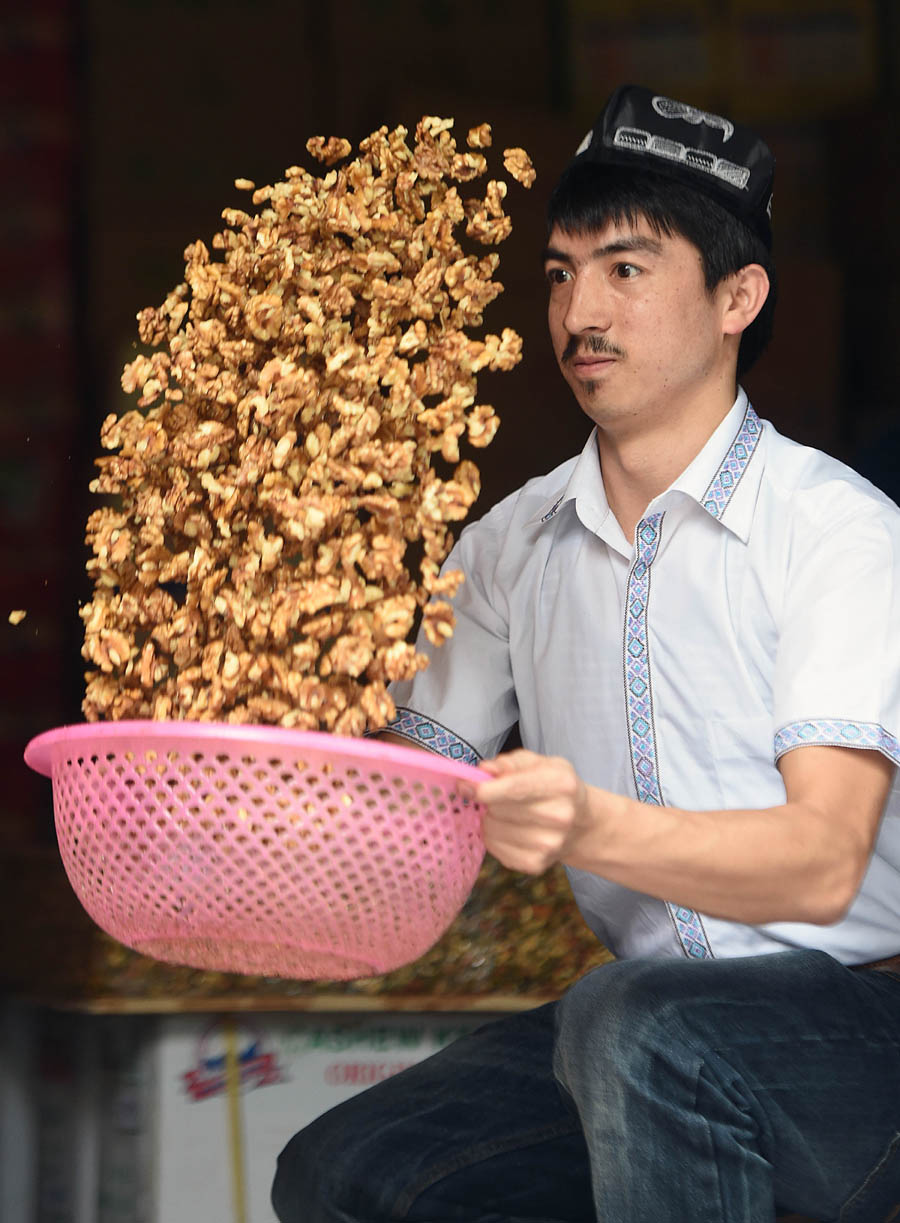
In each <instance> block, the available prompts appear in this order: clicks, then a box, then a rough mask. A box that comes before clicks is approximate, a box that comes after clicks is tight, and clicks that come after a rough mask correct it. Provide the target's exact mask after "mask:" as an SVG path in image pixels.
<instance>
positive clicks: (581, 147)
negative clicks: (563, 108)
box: [575, 128, 594, 157]
mask: <svg viewBox="0 0 900 1223" xmlns="http://www.w3.org/2000/svg"><path fill="white" fill-rule="evenodd" d="M593 134H594V129H593V128H591V130H590V131H589V132H588V134H587V135H586V136H585V138H584V140H582V142H581V144H580V145H579V146H578V148H577V149H576V150H575V156H576V157H578V156H579V154H581V153H583V152H584V151H585V150H586V149H587V147H588V145H589V144H590V143H591V137H592V136H593Z"/></svg>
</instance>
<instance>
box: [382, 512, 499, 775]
mask: <svg viewBox="0 0 900 1223" xmlns="http://www.w3.org/2000/svg"><path fill="white" fill-rule="evenodd" d="M509 508H510V507H509V506H508V505H507V504H506V503H504V502H501V503H500V505H499V506H497V507H495V509H494V510H492V511H491V512H490V513H489V514H487V515H486V516H485V517H484V518H482V519H481V520H480V521H479V522H476V523H473V524H472V525H471V526H468V527H466V528H465V529H464V530H463V532H462V534H461V535H460V538H459V541H458V542H457V544H456V546H455V547H454V549H453V550H452V552H451V553H450V555H449V556H448V558H447V560H446V561H445V562H444V566H443V572H448V571H450V570H453V569H461V570H462V571H463V573H464V574H465V581H464V582H463V583H462V585H461V586H460V588H459V590H458V591H457V593H456V597H455V598H454V600H453V610H454V613H455V615H456V626H455V628H454V630H453V635H452V637H450V639H449V640H448V641H447V642H445V643H444V644H443V645H442V646H439V647H435V646H432V645H431V643H430V642H429V641H428V639H427V638H426V637H425V635H424V633H421V632H420V634H419V638H418V640H417V642H416V648H417V649H418V650H419V651H420V652H421V653H423V654H425V655H426V656H427V657H428V659H429V663H428V666H427V668H426V669H425V670H424V671H420V672H419V674H418V675H417V676H416V677H415V679H413V680H409V681H405V682H402V683H395V684H393V685H392V686H391V695H392V697H393V698H394V702H395V704H396V705H397V717H396V718H395V720H394V721H393V722H392V723H391V724H390V726H389V727H388V728H387V729H389V730H390V731H392V732H393V733H394V734H399V735H401V736H403V737H404V738H407V739H409V740H410V741H412V742H415V743H418V744H419V745H421V746H422V747H427V748H430V749H431V750H432V751H435V752H439V753H440V754H441V755H443V756H448V757H450V758H451V759H456V760H464V761H467V762H468V763H473V764H474V763H477V761H478V760H479V759H482V758H484V757H488V756H493V755H495V754H496V753H497V752H498V751H499V750H500V748H501V747H502V746H503V743H504V741H505V739H506V737H507V735H508V734H509V732H510V730H511V729H512V727H513V726H514V725H515V722H516V720H517V718H518V706H517V703H516V695H515V689H514V685H513V679H512V668H511V664H510V652H509V606H508V602H507V600H506V597H505V595H504V593H503V589H502V581H501V580H500V579H499V578H498V569H499V568H500V567H501V561H502V553H503V550H504V545H505V538H506V534H507V531H506V527H507V524H508V518H509Z"/></svg>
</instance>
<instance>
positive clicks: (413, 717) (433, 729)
mask: <svg viewBox="0 0 900 1223" xmlns="http://www.w3.org/2000/svg"><path fill="white" fill-rule="evenodd" d="M385 730H389V731H391V732H392V733H393V734H395V735H402V736H403V738H404V739H411V740H412V742H413V743H420V744H421V745H422V747H427V748H428V749H429V751H432V752H436V753H437V754H438V755H439V756H445V757H446V758H447V759H448V760H461V761H462V762H463V764H478V762H479V760H480V759H481V757H480V756H479V754H478V753H477V752H476V751H475V749H474V747H471V746H470V745H469V744H468V743H466V741H465V739H460V738H459V736H458V735H454V733H453V731H452V730H448V729H447V727H446V726H441V724H440V722H434V721H432V720H431V719H430V718H426V717H423V716H422V714H420V713H416V712H415V711H414V710H412V709H405V708H403V706H401V707H400V708H399V709H398V710H397V716H396V717H395V718H394V720H393V722H389V723H388V724H387V726H386V727H385Z"/></svg>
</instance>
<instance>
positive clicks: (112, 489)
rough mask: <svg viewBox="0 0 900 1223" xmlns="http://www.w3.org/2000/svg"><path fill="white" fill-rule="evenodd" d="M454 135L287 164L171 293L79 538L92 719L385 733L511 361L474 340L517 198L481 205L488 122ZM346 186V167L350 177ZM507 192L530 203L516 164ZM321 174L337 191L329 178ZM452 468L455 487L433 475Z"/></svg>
mask: <svg viewBox="0 0 900 1223" xmlns="http://www.w3.org/2000/svg"><path fill="white" fill-rule="evenodd" d="M451 129H452V120H446V119H437V118H434V117H426V118H423V119H422V121H421V122H420V123H419V124H418V126H417V128H416V131H415V139H414V142H413V143H412V145H410V144H409V143H408V142H407V135H408V133H407V131H406V129H405V128H403V127H398V128H396V129H395V130H393V131H388V130H387V128H385V127H382V128H380V129H379V130H378V131H376V132H374V133H373V134H372V135H371V136H369V137H368V138H367V139H365V140H363V141H362V142H361V143H360V146H359V150H358V155H357V156H356V157H355V158H354V159H353V160H348V158H349V156H350V153H351V147H350V144H349V142H347V141H346V140H339V139H335V138H331V139H329V140H327V141H326V140H324V139H322V138H320V137H317V138H314V139H312V140H310V141H309V142H308V143H307V148H308V150H309V152H310V153H311V154H312V156H313V157H315V158H316V159H317V160H318V161H320V162H322V163H324V165H325V167H326V169H324V170H323V172H322V173H323V176H322V177H318V176H316V175H314V174H312V173H309V172H308V171H307V170H305V169H302V168H300V167H298V166H293V167H291V168H290V169H288V170H287V171H286V172H285V181H284V182H279V183H276V184H275V185H274V186H271V187H262V188H259V189H256V188H255V186H254V184H253V183H251V182H249V181H247V180H245V179H238V180H237V181H236V183H235V186H236V187H237V188H239V189H241V190H245V191H247V192H249V193H251V198H252V202H253V205H254V206H255V207H256V208H257V209H258V211H257V212H255V213H250V212H245V211H241V210H239V209H236V208H228V209H226V210H225V211H224V213H223V214H222V215H223V219H224V220H225V222H226V227H225V228H224V230H223V232H221V233H218V234H216V236H215V237H214V238H213V241H212V248H213V252H214V253H211V252H210V250H209V249H207V247H206V246H205V245H204V244H203V243H202V242H199V241H198V242H194V243H193V244H192V245H190V246H189V247H188V248H187V250H186V251H185V263H186V266H185V278H184V282H183V283H182V284H180V285H178V286H177V288H175V289H174V290H173V291H172V292H171V293H170V294H169V295H168V297H167V298H166V300H165V302H164V303H163V304H162V305H161V306H160V307H159V308H158V309H153V308H150V309H146V310H142V311H141V313H140V314H139V315H138V325H139V334H140V339H141V341H142V342H143V344H144V345H145V346H147V347H148V348H149V349H150V350H152V353H151V355H140V356H138V357H136V358H135V360H133V361H132V362H130V364H128V365H127V366H126V367H125V370H124V373H123V375H122V385H123V388H124V389H125V391H126V392H128V393H132V394H135V395H136V396H137V397H138V398H137V406H136V408H135V409H133V410H131V411H128V412H125V413H124V414H123V415H121V416H115V415H111V416H108V417H107V418H106V420H105V421H104V422H103V426H102V430H101V442H102V445H103V447H104V448H105V449H106V450H109V451H112V452H113V453H112V454H110V455H107V456H105V457H102V458H100V459H98V460H97V466H98V467H99V469H100V471H99V476H98V477H97V478H96V479H95V480H94V481H93V482H92V484H91V489H92V491H94V492H97V493H101V494H107V495H108V500H109V501H110V503H108V504H106V505H104V506H103V507H102V508H100V509H97V510H95V511H94V512H93V513H92V514H91V515H90V518H89V519H88V523H87V543H88V544H89V546H90V548H91V552H92V556H91V559H90V560H89V562H88V570H89V573H90V575H91V577H92V580H93V584H94V589H93V596H92V598H91V600H90V602H88V603H87V604H85V606H84V607H83V608H82V609H81V616H82V618H83V620H84V624H85V640H84V647H83V650H82V653H83V655H84V657H85V658H86V659H87V660H88V661H89V663H90V664H92V669H90V670H89V671H88V673H87V675H86V681H87V688H86V696H85V700H84V706H83V708H84V713H85V716H86V718H87V719H88V720H91V721H93V720H97V719H102V718H107V719H121V718H157V719H195V720H217V721H229V722H261V723H270V724H279V725H282V726H290V727H298V728H301V729H307V730H320V729H323V730H329V731H334V732H336V733H339V734H347V735H358V734H361V733H363V732H364V731H365V730H367V729H370V730H371V729H377V728H379V727H381V726H384V725H385V723H386V722H388V721H389V720H390V719H391V718H392V717H393V716H394V707H393V703H392V701H391V698H390V695H389V693H388V691H387V687H386V685H387V684H388V683H389V682H390V681H391V680H398V679H408V678H411V677H412V676H413V675H414V674H415V673H416V672H417V671H418V670H419V669H420V668H421V667H423V666H424V665H425V663H426V660H425V658H424V657H423V656H422V655H421V654H419V653H418V652H417V651H416V649H415V647H414V645H412V644H411V643H410V638H411V636H412V629H413V625H414V622H415V620H416V618H417V616H418V615H419V614H421V617H422V622H423V624H424V629H425V632H426V633H427V635H428V638H429V639H430V640H431V641H432V642H435V643H441V642H442V641H444V640H445V639H446V638H447V637H448V636H450V635H451V633H452V631H453V624H454V619H453V612H452V609H451V605H450V603H449V602H448V599H449V598H452V596H453V594H454V593H455V591H456V589H457V588H458V586H459V583H460V581H461V580H462V575H461V574H459V573H456V572H451V573H446V574H444V575H443V576H441V574H440V566H441V562H442V561H443V560H444V559H445V558H446V556H447V554H448V552H449V549H450V546H451V544H452V538H451V533H450V528H449V526H448V523H452V522H457V521H460V520H462V519H463V518H464V517H465V516H466V514H467V513H468V511H469V509H470V507H471V506H472V504H473V502H474V501H475V498H476V497H477V496H478V492H479V483H480V481H479V474H478V469H477V468H476V466H475V465H474V463H472V462H471V461H470V460H467V459H460V443H461V442H463V441H466V442H468V443H469V445H471V446H473V447H481V446H486V445H487V444H488V443H489V442H490V441H491V440H492V438H493V436H494V434H495V432H496V429H497V425H498V419H497V416H496V414H495V413H494V411H493V409H492V408H491V407H489V406H488V405H485V404H479V403H477V402H476V378H477V374H478V372H479V371H480V370H482V369H491V370H508V369H511V368H512V367H513V366H514V365H515V364H516V363H517V362H518V361H519V360H520V357H521V340H520V338H519V336H518V335H516V333H515V332H514V331H512V330H509V329H506V330H503V331H502V334H500V335H499V336H498V335H492V334H488V335H485V336H484V338H483V339H475V338H472V336H471V334H469V333H470V331H471V329H473V328H478V327H480V325H481V323H482V317H483V311H484V308H485V306H487V305H488V303H489V302H491V301H492V300H493V299H494V298H495V297H496V296H497V295H498V294H499V293H500V292H502V285H501V284H499V283H498V282H497V281H496V280H494V278H493V277H494V273H495V271H496V269H497V265H498V262H499V256H498V255H497V254H496V253H493V252H491V253H486V254H481V255H479V254H477V253H476V254H471V253H470V254H466V253H465V252H464V250H463V248H462V246H461V245H460V240H459V239H460V236H461V235H462V233H464V234H465V235H466V236H467V237H468V238H469V239H472V240H474V241H475V243H478V244H482V245H484V246H491V245H494V244H496V243H498V242H500V241H502V240H503V239H504V238H505V237H507V236H508V234H509V232H510V228H511V224H510V219H509V217H508V216H507V215H506V213H505V212H504V199H505V196H506V193H507V184H506V183H505V182H504V181H502V180H500V179H491V180H489V181H488V182H487V185H486V188H485V190H484V194H483V195H475V196H471V197H469V196H466V194H465V192H466V188H465V186H464V184H467V183H469V182H471V181H472V180H474V179H477V178H479V177H481V176H482V175H484V174H485V173H486V171H487V168H488V167H487V160H486V156H485V153H484V151H483V150H485V149H487V148H489V147H490V143H491V133H490V128H489V126H488V125H487V124H482V125H481V126H480V127H477V128H473V129H472V130H471V131H470V132H469V133H468V136H467V141H466V143H467V150H466V151H459V150H458V148H457V145H456V142H455V140H454V138H453V136H452V133H451ZM338 163H342V164H338ZM504 164H505V166H506V169H507V171H508V172H509V174H510V175H511V176H513V177H514V178H516V179H517V180H518V181H520V182H522V183H524V184H525V185H526V186H530V185H531V182H532V181H533V179H534V170H533V169H532V167H531V163H530V161H529V159H528V156H527V154H526V153H525V152H524V151H523V150H521V149H507V150H506V151H505V153H504ZM327 167H333V168H330V169H328V168H327ZM436 455H440V456H441V459H442V460H444V462H445V464H449V465H450V466H449V468H448V469H446V470H445V478H442V477H441V476H439V474H438V472H437V471H436V470H435V468H434V458H435V456H436Z"/></svg>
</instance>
